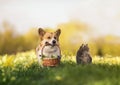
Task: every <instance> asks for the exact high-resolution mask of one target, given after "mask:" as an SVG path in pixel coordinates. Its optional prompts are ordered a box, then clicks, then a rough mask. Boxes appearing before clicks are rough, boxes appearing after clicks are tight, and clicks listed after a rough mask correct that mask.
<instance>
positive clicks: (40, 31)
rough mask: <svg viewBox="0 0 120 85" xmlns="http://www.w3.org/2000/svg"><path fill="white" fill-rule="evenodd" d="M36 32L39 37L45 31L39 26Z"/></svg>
mask: <svg viewBox="0 0 120 85" xmlns="http://www.w3.org/2000/svg"><path fill="white" fill-rule="evenodd" d="M38 34H39V35H40V36H41V37H43V36H44V34H45V31H44V30H43V29H42V28H39V29H38Z"/></svg>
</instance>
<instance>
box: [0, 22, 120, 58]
mask: <svg viewBox="0 0 120 85" xmlns="http://www.w3.org/2000/svg"><path fill="white" fill-rule="evenodd" d="M2 26H3V29H4V30H2V31H0V55H3V54H15V53H17V52H22V51H28V50H31V49H35V48H36V46H37V45H38V44H39V42H40V40H39V35H38V28H30V30H28V31H27V32H26V33H23V34H21V33H17V31H16V29H15V28H14V26H13V27H12V26H11V25H10V23H8V22H4V23H3V24H2ZM57 28H60V29H61V31H62V32H61V36H60V46H61V49H62V51H63V52H66V53H69V54H71V53H72V54H76V51H77V50H78V48H79V47H80V45H81V44H82V43H88V45H89V47H90V52H91V54H92V55H100V56H104V55H106V54H110V55H113V56H119V55H120V37H118V36H114V35H104V36H95V35H92V33H93V29H92V28H90V27H89V26H87V25H86V24H84V23H82V22H80V21H69V22H66V23H61V24H58V25H57V27H56V28H55V29H53V28H44V29H45V30H46V31H55V30H56V29H57Z"/></svg>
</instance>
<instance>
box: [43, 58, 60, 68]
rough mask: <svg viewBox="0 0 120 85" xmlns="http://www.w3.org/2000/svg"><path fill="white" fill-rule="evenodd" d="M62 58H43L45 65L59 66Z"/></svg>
mask: <svg viewBox="0 0 120 85" xmlns="http://www.w3.org/2000/svg"><path fill="white" fill-rule="evenodd" d="M59 64H60V60H59V59H58V58H43V66H51V67H53V66H58V65H59Z"/></svg>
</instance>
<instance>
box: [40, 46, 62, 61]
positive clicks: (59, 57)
mask: <svg viewBox="0 0 120 85" xmlns="http://www.w3.org/2000/svg"><path fill="white" fill-rule="evenodd" d="M45 46H47V45H44V46H43V47H42V49H41V55H40V56H41V57H42V56H43V49H44V48H45ZM56 46H57V47H58V49H59V53H60V56H57V57H58V59H59V60H60V59H61V50H60V47H59V45H56Z"/></svg>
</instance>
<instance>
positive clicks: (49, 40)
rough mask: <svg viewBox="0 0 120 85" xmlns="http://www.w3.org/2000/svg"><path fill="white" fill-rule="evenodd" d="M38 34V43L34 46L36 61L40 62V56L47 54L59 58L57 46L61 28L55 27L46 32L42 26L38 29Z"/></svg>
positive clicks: (59, 52) (48, 56)
mask: <svg viewBox="0 0 120 85" xmlns="http://www.w3.org/2000/svg"><path fill="white" fill-rule="evenodd" d="M38 34H39V37H40V40H41V42H40V44H39V45H38V46H37V48H36V54H37V57H38V62H39V63H40V61H41V58H42V57H43V55H44V56H47V58H51V56H57V58H58V59H61V50H60V47H59V36H60V34H61V30H60V29H57V30H56V31H55V32H46V31H45V30H43V29H42V28H39V29H38Z"/></svg>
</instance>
